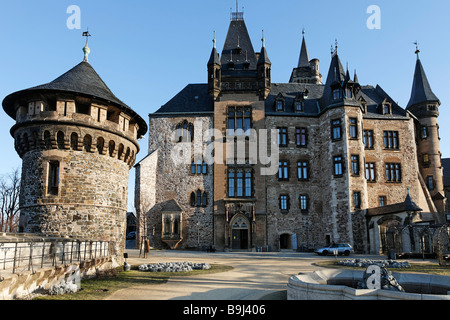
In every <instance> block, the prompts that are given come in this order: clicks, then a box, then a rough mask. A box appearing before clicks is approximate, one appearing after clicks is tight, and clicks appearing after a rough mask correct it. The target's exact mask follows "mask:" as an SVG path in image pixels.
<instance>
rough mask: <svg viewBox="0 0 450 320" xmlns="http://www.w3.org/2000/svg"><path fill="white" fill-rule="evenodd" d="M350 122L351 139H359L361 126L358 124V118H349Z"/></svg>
mask: <svg viewBox="0 0 450 320" xmlns="http://www.w3.org/2000/svg"><path fill="white" fill-rule="evenodd" d="M348 123H349V126H348V127H349V137H350V140H358V138H359V128H358V127H359V126H358V118H354V117H351V118H349V119H348Z"/></svg>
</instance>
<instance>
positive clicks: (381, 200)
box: [378, 195, 387, 207]
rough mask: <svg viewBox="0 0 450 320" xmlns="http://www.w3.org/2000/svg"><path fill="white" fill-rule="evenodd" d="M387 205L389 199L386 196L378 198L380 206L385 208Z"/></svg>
mask: <svg viewBox="0 0 450 320" xmlns="http://www.w3.org/2000/svg"><path fill="white" fill-rule="evenodd" d="M386 205H387V197H386V196H383V195H382V196H378V206H379V207H385V206H386Z"/></svg>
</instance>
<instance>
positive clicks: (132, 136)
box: [3, 43, 147, 263]
mask: <svg viewBox="0 0 450 320" xmlns="http://www.w3.org/2000/svg"><path fill="white" fill-rule="evenodd" d="M83 50H84V52H85V58H84V61H82V62H81V63H79V64H78V65H76V66H75V67H74V68H73V69H71V70H69V71H67V72H66V73H64V74H63V75H61V76H60V77H58V78H57V79H55V80H54V81H52V82H50V83H47V84H44V85H40V86H37V87H33V88H29V89H25V90H21V91H18V92H15V93H12V94H11V95H9V96H7V97H6V98H5V99H4V101H3V108H4V110H5V112H6V113H7V114H8V115H9V116H10V117H11V118H13V119H14V120H15V121H16V124H15V125H14V126H13V127H12V128H11V135H12V136H13V138H14V141H15V149H16V151H17V153H18V154H19V156H20V157H21V158H22V179H21V191H20V200H19V202H20V225H19V232H26V233H35V234H43V235H47V236H59V237H65V236H67V237H75V238H81V239H92V240H103V241H111V242H113V243H114V249H115V257H116V259H117V262H118V263H121V261H122V259H123V250H124V248H125V227H126V214H127V197H128V175H129V170H130V168H132V167H133V165H134V163H135V160H136V155H137V153H138V152H139V145H138V143H137V139H138V138H140V137H142V136H144V135H145V134H146V132H147V124H146V122H145V120H143V119H142V118H141V117H140V116H139V115H138V114H136V113H135V112H134V111H133V110H132V109H131V108H130V107H128V106H127V105H126V104H125V103H123V102H122V101H121V100H119V99H118V98H117V97H116V96H115V95H114V94H113V93H112V92H111V90H110V89H109V88H108V87H107V85H106V84H105V83H104V82H103V80H102V79H101V78H100V77H99V75H98V74H97V73H96V72H95V70H94V69H93V68H92V66H91V64H90V63H89V62H88V54H89V52H90V50H89V47H88V46H87V43H86V46H85V47H84V49H83Z"/></svg>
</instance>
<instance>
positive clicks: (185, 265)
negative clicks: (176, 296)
mask: <svg viewBox="0 0 450 320" xmlns="http://www.w3.org/2000/svg"><path fill="white" fill-rule="evenodd" d="M209 269H211V266H210V265H209V264H208V263H193V262H188V261H186V262H160V263H155V264H141V265H140V266H139V270H140V271H148V272H189V271H193V270H209Z"/></svg>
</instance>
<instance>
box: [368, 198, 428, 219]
mask: <svg viewBox="0 0 450 320" xmlns="http://www.w3.org/2000/svg"><path fill="white" fill-rule="evenodd" d="M407 211H416V212H417V211H423V210H422V209H421V208H420V207H419V206H418V205H417V204H415V203H414V201H413V200H412V199H411V196H410V195H409V193H408V195H407V196H406V199H405V201H404V202H402V203H396V204H391V205H387V206H384V207H378V208H372V209H368V210H367V215H368V216H379V215H386V214H393V213H400V212H407Z"/></svg>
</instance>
